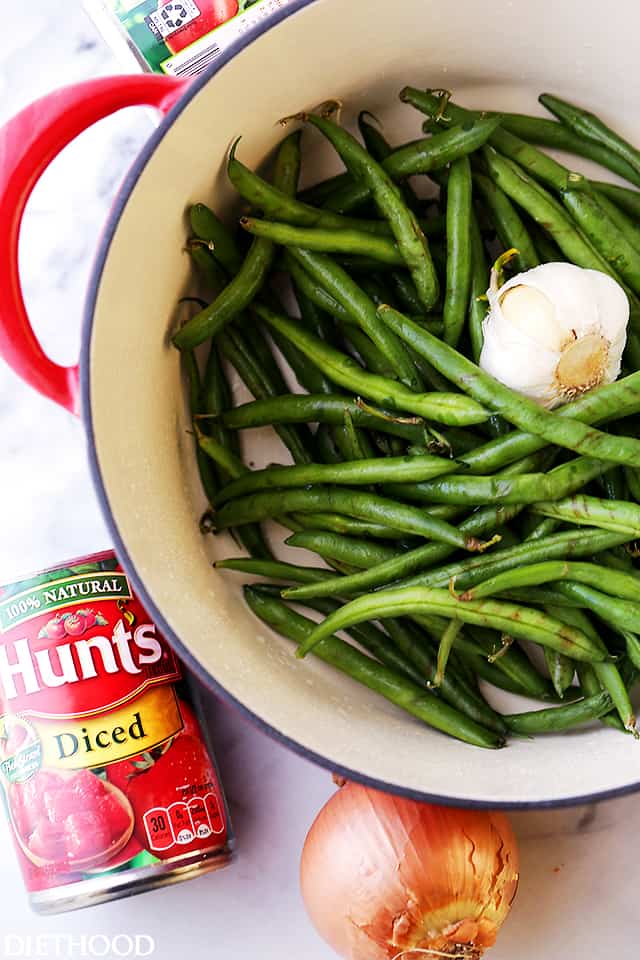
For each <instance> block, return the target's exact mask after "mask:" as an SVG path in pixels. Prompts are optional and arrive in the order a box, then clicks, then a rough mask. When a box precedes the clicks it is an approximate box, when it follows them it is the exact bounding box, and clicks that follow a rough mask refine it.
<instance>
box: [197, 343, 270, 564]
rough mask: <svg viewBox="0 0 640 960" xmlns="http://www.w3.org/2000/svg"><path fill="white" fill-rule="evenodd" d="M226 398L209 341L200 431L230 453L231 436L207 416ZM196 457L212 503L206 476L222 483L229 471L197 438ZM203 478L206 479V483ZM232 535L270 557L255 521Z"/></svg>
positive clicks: (233, 448)
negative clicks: (216, 464) (216, 463)
mask: <svg viewBox="0 0 640 960" xmlns="http://www.w3.org/2000/svg"><path fill="white" fill-rule="evenodd" d="M183 356H184V357H185V358H187V357H191V356H193V354H192V353H191V351H185V353H184V354H183ZM229 398H230V390H229V384H228V382H227V379H226V375H225V372H224V369H223V367H222V364H221V363H220V357H219V355H218V349H217V346H216V344H215V343H212V344H211V347H210V350H209V355H208V357H207V363H206V367H205V371H204V376H203V380H202V388H201V401H200V402H201V411H202V413H203V414H206V415H207V419H206V420H202V421H200V426H201V427H202V432H203V433H206V434H208V435H210V436H212V437H213V438H214V439H215V440H216V441H217V442H218V443H219V444H221V445H222V446H223V447H225V448H227V449H229V450H230V451H231V452H232V453H233V454H238V453H239V448H238V447H237V445H236V444H235V443H234V440H235V437H234V435H233V434H230V433H229V432H228V431H227V430H226V429H225V428H224V427H222V426H221V424H220V423H219V422H218V421H216V420H212V419H209V417H210V416H211V415H212V414H213V415H215V414H219V413H220V411H221V410H222V409H224V406H226V405H227V404H228V403H229ZM196 460H197V462H198V466H199V469H200V470H201V476H202V478H203V486H204V489H205V493H206V494H207V498H208V499H209V502H210V503H212V502H213V499H214V497H215V494H216V492H217V489H218V483H217V482H216V483H215V486H212V485H210V482H209V478H210V477H211V476H212V473H213V472H214V471H215V472H216V473H217V477H218V479H219V481H220V483H223V484H224V483H228V481H229V479H230V474H229V473H228V472H227V471H226V470H225V469H224V467H223V466H220V465H218V466H217V470H216V467H215V466H214V463H213V462H212V460H211V458H210V457H208V456H207V454H206V453H205V451H204V450H203V449H202V447H201V446H200V443H199V442H198V439H197V437H196ZM237 462H238V464H239V463H240V462H241V461H240V459H239V458H238V461H237ZM205 477H206V482H207V485H206V486H205ZM233 536H234V538H235V539H236V540H237V541H239V542H240V543H241V544H242V545H243V546H244V548H245V549H246V550H247V551H248V552H249V553H250V554H251V555H252V556H256V557H268V556H270V551H269V548H268V547H267V545H266V543H265V540H264V536H263V534H262V531H261V529H260V527H259V526H258V525H257V524H255V525H249V524H247V525H246V526H244V527H241V528H240V529H239V530H237V531H236V530H234V531H233Z"/></svg>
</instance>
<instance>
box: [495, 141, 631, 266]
mask: <svg viewBox="0 0 640 960" xmlns="http://www.w3.org/2000/svg"><path fill="white" fill-rule="evenodd" d="M483 156H484V159H485V161H486V164H487V167H488V170H489V174H490V176H491V179H492V180H494V181H495V182H496V183H497V185H498V186H499V187H500V188H501V189H502V190H503V191H504V192H505V193H506V194H507V196H509V197H510V198H511V199H512V200H513V201H515V203H517V204H518V206H520V207H522V208H523V210H526V212H527V213H528V214H529V216H530V217H531V218H532V219H533V220H535V222H536V223H537V224H539V225H540V226H541V227H543V228H544V229H545V230H546V231H547V233H549V234H550V235H551V236H552V237H553V239H554V240H555V242H556V243H557V244H558V246H559V247H560V249H561V250H562V252H563V253H564V254H565V256H566V257H567V259H569V260H571V262H572V263H575V264H577V266H579V267H586V268H588V269H590V270H602V271H604V272H605V273H608V274H610V275H612V276H613V275H614V271H613V270H612V268H611V267H610V265H609V264H608V263H607V261H606V260H605V259H604V257H602V256H600V254H599V253H598V252H597V251H596V250H594V248H593V246H592V244H591V243H590V242H589V241H587V240H586V239H585V238H584V236H583V235H582V234H581V233H580V231H579V230H578V229H577V227H576V225H575V224H574V223H573V221H572V220H571V218H570V217H569V215H568V214H567V213H566V212H565V211H564V210H563V208H562V206H561V205H560V204H559V203H558V202H557V200H555V198H554V197H552V196H551V194H549V193H547V192H546V191H545V190H544V189H543V188H542V187H540V186H539V185H538V184H537V183H536V182H535V181H534V180H533V179H532V178H531V177H530V176H528V175H527V174H526V173H525V171H524V170H522V169H520V168H519V167H518V166H517V164H515V163H514V162H513V161H512V160H509V159H508V158H507V157H503V156H501V155H500V154H499V153H498V152H497V151H496V150H494V149H493V147H485V148H484V149H483ZM569 192H570V191H569ZM576 193H578V191H576Z"/></svg>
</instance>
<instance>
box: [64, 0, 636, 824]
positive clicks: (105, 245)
mask: <svg viewBox="0 0 640 960" xmlns="http://www.w3.org/2000/svg"><path fill="white" fill-rule="evenodd" d="M317 2H319V0H292V2H291V3H289V4H288V5H287V6H286V7H285V8H283V9H282V10H280V11H278V12H277V13H275V14H273V15H272V16H271V17H270V18H269V19H268V20H267V21H265V22H264V23H260V24H257V25H256V26H255V27H254V28H253V29H252V30H250V31H248V32H247V34H245V35H244V36H243V37H241V38H240V39H238V40H236V41H235V43H233V44H232V45H231V46H229V47H228V48H227V50H225V51H224V53H223V54H221V56H220V57H219V58H218V59H217V60H216V61H215V62H214V63H213V64H212V65H211V66H210V67H209V68H208V70H206V71H205V72H204V73H203V74H202V75H201V76H200V77H198V78H197V79H195V80H194V81H193V82H192V83H191V85H190V87H189V88H188V90H187V92H186V93H185V94H184V95H183V97H182V98H181V99H180V101H179V102H178V103H177V104H176V106H175V107H174V108H173V109H172V110H171V111H170V112H169V113H168V114H167V115H166V116H165V117H164V118H163V119H162V121H161V122H160V124H159V126H158V127H157V129H156V130H154V132H153V133H152V135H151V136H150V137H149V140H148V141H147V142H146V143H145V145H144V147H143V148H142V150H141V151H140V153H139V154H138V156H137V158H136V160H135V162H134V163H133V165H132V167H131V169H130V170H129V172H128V174H127V176H126V177H125V179H124V181H123V183H122V186H121V187H120V190H119V191H118V195H117V197H116V199H115V202H114V204H113V206H112V208H111V212H110V215H109V218H108V220H107V223H106V225H105V229H104V231H103V233H102V237H101V242H100V245H99V247H98V250H97V253H96V258H95V261H94V265H93V269H92V272H91V278H90V281H89V287H88V291H87V298H86V303H85V309H84V319H83V327H82V341H81V354H80V390H81V398H82V411H83V420H84V424H85V428H86V438H87V450H88V457H89V466H90V469H91V475H92V478H93V484H94V487H95V490H96V493H97V497H98V502H99V504H100V507H101V510H102V514H103V516H104V519H105V522H106V524H107V528H108V529H109V532H110V534H111V537H112V539H113V543H114V547H115V550H116V552H117V554H118V556H119V558H120V561H121V563H122V565H123V566H124V568H125V569H126V571H127V574H128V576H129V577H130V578H131V581H132V583H133V585H134V588H135V590H136V592H137V594H138V596H139V597H140V599H141V600H142V602H143V604H144V606H145V607H146V609H147V610H148V611H149V613H150V614H151V616H152V617H153V618H154V620H155V622H156V623H157V625H158V626H159V627H160V629H161V630H162V632H163V633H164V635H165V637H166V638H167V639H168V641H169V642H170V643H171V645H172V646H173V648H174V649H175V650H176V651H177V653H178V655H179V656H180V657H181V659H182V660H183V662H184V663H185V664H186V665H187V666H188V667H189V669H190V670H192V671H193V673H194V674H195V675H196V676H197V677H198V678H199V679H200V680H201V681H202V683H203V684H204V685H205V686H206V687H207V688H208V689H209V690H210V691H211V692H212V693H214V694H215V695H216V696H218V697H220V699H222V700H223V701H225V702H226V703H228V704H231V705H232V706H233V707H235V708H236V709H237V710H240V711H241V713H242V714H244V716H246V717H247V718H248V719H249V720H250V721H251V722H252V723H253V724H255V726H257V727H258V728H259V729H260V730H262V731H263V732H264V733H266V734H267V735H268V736H270V737H272V738H273V739H274V740H276V741H278V742H279V743H282V744H284V746H286V747H288V748H289V749H290V750H293V751H294V752H295V753H297V754H299V755H300V756H301V757H303V758H304V759H305V760H310V761H311V762H312V763H315V764H318V765H319V766H321V767H325V768H326V769H328V770H330V771H331V772H333V773H338V774H340V775H341V776H344V777H346V778H347V779H349V780H357V781H358V782H360V783H364V784H367V785H368V786H371V787H375V788H377V789H380V790H385V791H387V792H390V793H395V794H400V795H402V796H406V797H410V798H412V799H414V800H423V801H427V802H429V803H441V804H444V805H446V806H453V807H466V808H469V809H472V808H475V809H494V810H495V809H503V810H539V809H545V808H547V809H553V808H559V807H570V806H576V805H578V804H584V803H595V802H600V801H602V800H608V799H613V798H614V797H622V796H625V795H626V794H629V793H633V792H635V791H638V790H640V781H639V782H636V783H633V784H630V785H627V786H624V787H619V788H614V789H611V790H603V791H601V792H598V793H590V794H581V795H580V794H579V795H576V796H575V797H564V798H562V799H560V800H533V801H508V802H504V801H499V800H496V801H484V800H467V799H465V798H457V797H455V796H441V795H439V794H432V793H428V792H423V791H418V790H411V789H407V788H405V787H401V786H398V785H396V784H394V783H387V782H385V781H383V780H378V779H376V778H375V777H367V776H366V775H364V774H363V773H361V772H360V771H356V770H350V769H349V768H348V767H343V766H341V765H339V764H336V763H335V762H333V761H331V760H329V759H328V758H327V757H325V756H323V755H322V754H318V753H315V752H314V751H313V750H309V749H308V748H307V747H304V746H302V745H301V744H300V743H298V742H297V741H296V740H292V739H291V738H290V737H288V736H285V735H284V734H283V733H281V731H279V730H278V729H276V728H275V727H272V726H271V725H270V724H268V723H266V722H265V720H263V719H262V718H261V717H260V716H258V715H257V714H255V713H253V712H252V711H251V710H249V708H248V707H246V706H245V705H244V704H243V703H241V702H240V701H239V700H236V698H235V697H233V696H232V695H231V694H230V693H229V692H228V691H227V690H225V689H224V687H222V686H221V685H220V684H219V683H218V682H217V680H216V679H215V678H214V677H213V676H212V675H211V674H210V673H209V672H208V671H207V670H205V669H204V668H203V667H202V665H201V664H200V663H199V661H198V660H197V659H196V658H195V657H194V656H193V654H192V653H191V652H190V651H189V649H188V648H187V647H186V646H185V645H184V643H183V642H182V640H181V639H180V638H179V637H178V636H177V635H176V634H175V633H174V631H173V630H172V629H171V627H170V626H169V624H168V623H167V621H166V619H165V618H164V616H163V614H162V611H161V610H160V609H159V607H158V606H157V605H156V603H155V602H154V601H153V599H152V598H151V596H150V595H149V593H148V591H147V589H146V587H145V584H144V581H143V579H142V577H141V576H140V574H139V573H138V571H137V569H136V566H135V564H134V563H133V561H132V559H131V557H130V555H129V552H128V550H127V547H126V544H125V542H124V540H123V538H122V536H121V534H120V530H119V529H118V525H117V524H116V521H115V518H114V516H113V513H112V511H111V505H110V503H109V498H108V496H107V491H106V489H105V485H104V482H103V478H102V473H101V471H100V466H99V463H98V456H97V451H96V442H95V434H94V428H93V418H92V411H91V368H90V362H89V357H90V348H91V335H92V331H93V317H94V312H95V306H96V301H97V298H98V290H99V287H100V280H101V277H102V273H103V270H104V267H105V263H106V260H107V256H108V254H109V250H110V247H111V242H112V240H113V237H114V235H115V232H116V230H117V228H118V224H119V222H120V218H121V216H122V213H123V211H124V209H125V207H126V205H127V203H128V200H129V197H130V195H131V193H132V191H133V189H134V187H135V186H136V184H137V182H138V180H139V178H140V176H141V175H142V174H143V172H144V170H145V167H146V166H147V163H148V162H149V160H150V159H151V157H152V155H153V153H154V151H155V149H156V147H157V146H158V144H159V143H160V141H161V140H162V139H163V137H164V135H165V133H166V132H167V130H169V128H170V127H171V126H172V125H173V123H174V121H175V120H176V119H177V117H179V116H180V114H181V113H182V111H183V110H185V109H186V107H187V106H188V105H189V104H190V102H191V100H192V99H193V98H194V97H195V96H197V94H198V93H199V91H200V90H201V89H202V88H203V87H204V86H206V85H207V83H208V82H209V80H210V79H211V78H212V77H213V76H215V74H216V73H217V72H218V71H219V70H221V69H222V67H224V66H225V64H227V63H228V62H229V61H230V60H232V59H233V58H234V57H236V56H237V55H238V54H239V53H240V52H241V51H242V50H244V49H245V47H248V46H249V45H250V44H251V43H253V41H254V40H256V39H257V38H258V37H260V36H262V34H264V33H266V32H267V31H268V30H271V29H273V28H274V27H276V26H277V25H278V24H279V23H280V22H281V21H282V20H285V19H287V18H288V17H290V16H292V15H293V14H295V13H297V12H298V11H299V10H302V9H304V8H305V7H308V6H311V5H312V4H313V3H317Z"/></svg>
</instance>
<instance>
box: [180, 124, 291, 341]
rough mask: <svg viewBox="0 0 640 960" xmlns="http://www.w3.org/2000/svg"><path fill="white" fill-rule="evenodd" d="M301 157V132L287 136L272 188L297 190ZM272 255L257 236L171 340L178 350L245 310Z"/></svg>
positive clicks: (213, 332)
mask: <svg viewBox="0 0 640 960" xmlns="http://www.w3.org/2000/svg"><path fill="white" fill-rule="evenodd" d="M232 152H233V151H232ZM299 154H300V131H299V130H297V131H295V132H294V133H291V134H289V136H288V137H285V139H284V140H283V141H282V143H281V144H280V147H279V148H278V154H277V156H276V164H275V176H274V180H275V185H276V186H277V187H278V188H279V189H282V190H283V192H284V193H288V194H291V193H294V194H295V190H296V179H297V169H298V165H299ZM274 256H275V246H274V244H273V243H272V242H271V241H270V240H265V239H262V238H260V237H256V238H255V239H254V241H253V243H252V244H251V247H250V249H249V252H248V253H247V255H246V257H245V259H244V262H243V264H242V266H241V267H240V269H239V270H238V272H237V273H236V274H235V276H234V277H233V279H232V280H231V281H230V282H229V283H228V284H227V286H226V287H225V288H224V289H223V290H222V292H221V293H220V294H218V296H217V297H216V298H215V300H214V301H213V303H211V304H209V306H207V307H205V308H204V309H203V310H201V311H200V312H199V313H197V314H196V315H195V316H193V317H192V318H191V320H190V321H189V322H188V323H187V324H185V326H184V327H182V328H181V329H180V330H179V331H178V333H177V334H176V335H175V336H174V337H173V341H172V342H173V344H174V346H176V347H178V349H179V350H185V349H192V348H193V347H196V346H197V345H198V344H199V343H203V342H204V341H205V340H207V339H208V338H209V337H213V336H215V335H216V334H217V333H219V332H220V331H221V330H222V329H223V327H225V326H226V325H227V324H228V323H229V322H230V321H231V320H232V319H233V318H234V317H235V316H237V314H238V313H240V312H241V311H242V310H244V309H245V307H247V306H248V305H249V304H250V303H251V302H252V301H253V299H254V297H255V296H256V294H257V293H258V291H259V290H260V289H261V288H262V286H263V284H264V282H265V279H266V277H267V274H268V272H269V270H270V269H271V265H272V263H273V259H274Z"/></svg>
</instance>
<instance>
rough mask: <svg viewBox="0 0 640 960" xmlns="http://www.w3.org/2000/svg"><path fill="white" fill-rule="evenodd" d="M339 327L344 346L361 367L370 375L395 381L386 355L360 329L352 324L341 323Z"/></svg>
mask: <svg viewBox="0 0 640 960" xmlns="http://www.w3.org/2000/svg"><path fill="white" fill-rule="evenodd" d="M338 326H339V327H340V330H341V331H342V333H343V335H344V338H345V339H344V343H343V346H344V347H345V348H346V349H347V350H348V351H349V353H350V354H351V356H352V357H354V359H356V360H359V361H360V363H361V366H363V367H364V369H365V370H369V371H370V373H377V374H379V376H381V377H389V378H390V379H394V377H395V372H394V370H393V367H392V366H391V364H390V363H389V361H388V360H387V358H386V357H385V355H384V354H383V353H382V351H380V350H379V349H378V347H376V345H375V343H374V342H373V341H372V340H370V339H369V337H368V336H367V335H366V333H364V332H363V331H362V330H361V329H360V327H356V326H355V325H354V324H350V323H340V321H338Z"/></svg>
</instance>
